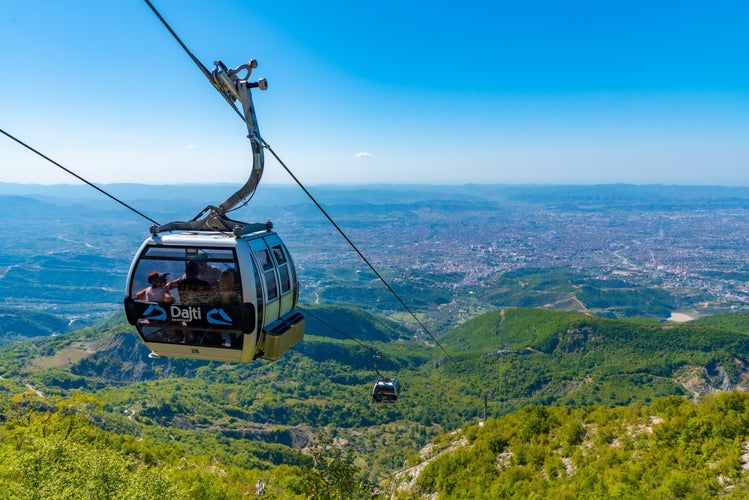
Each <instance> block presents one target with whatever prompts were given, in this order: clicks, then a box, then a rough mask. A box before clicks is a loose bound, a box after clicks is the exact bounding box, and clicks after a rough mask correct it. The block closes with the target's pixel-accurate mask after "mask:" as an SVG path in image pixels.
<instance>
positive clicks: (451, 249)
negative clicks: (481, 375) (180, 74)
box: [0, 186, 749, 319]
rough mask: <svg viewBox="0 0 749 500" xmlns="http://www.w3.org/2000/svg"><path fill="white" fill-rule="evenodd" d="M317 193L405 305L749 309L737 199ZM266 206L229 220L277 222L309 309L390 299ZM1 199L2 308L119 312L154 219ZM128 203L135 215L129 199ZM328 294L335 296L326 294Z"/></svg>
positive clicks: (516, 190)
mask: <svg viewBox="0 0 749 500" xmlns="http://www.w3.org/2000/svg"><path fill="white" fill-rule="evenodd" d="M152 188H154V187H152ZM7 189H8V188H7V186H6V190H7ZM50 189H51V188H50ZM311 191H312V192H313V195H315V196H317V198H318V199H319V200H318V201H319V202H320V203H321V204H322V205H323V206H324V207H326V210H327V212H328V213H329V215H330V216H331V217H332V218H333V219H334V220H336V222H337V224H338V225H339V226H340V228H341V229H342V230H343V231H344V232H345V233H346V235H347V236H348V237H349V238H350V240H351V241H352V242H353V243H354V244H355V245H356V246H357V247H358V249H359V250H360V252H361V253H362V255H363V256H364V257H366V258H367V259H368V261H369V262H370V263H371V264H372V266H373V267H374V269H375V270H376V271H377V272H379V273H381V274H382V275H383V277H385V278H386V279H387V280H389V281H390V282H391V284H392V285H393V288H394V289H395V290H396V291H398V290H406V295H405V296H406V298H409V299H410V296H409V295H408V293H409V292H408V290H409V284H410V282H415V281H419V280H421V283H422V285H423V283H425V282H424V281H423V278H424V277H428V278H429V279H428V280H427V281H426V283H428V284H431V285H433V286H435V287H437V288H440V289H441V290H442V292H443V294H444V293H449V294H450V296H448V297H447V298H444V295H443V300H447V301H452V302H456V303H457V306H456V307H458V308H460V309H461V310H464V309H466V308H467V306H465V304H462V303H461V300H463V299H462V298H465V297H468V295H467V294H470V293H472V291H473V290H478V289H480V288H481V287H485V286H486V285H487V283H491V282H492V281H493V280H495V279H497V278H498V277H500V276H501V275H502V274H503V273H507V272H509V271H516V270H522V269H555V270H564V271H565V272H571V273H577V274H579V275H584V276H588V277H591V278H596V279H605V280H621V281H624V282H627V283H630V284H632V285H637V286H646V287H660V288H663V289H665V290H667V291H668V292H669V293H670V294H672V295H673V296H674V297H676V298H677V308H676V309H678V310H681V311H682V312H684V313H686V314H688V315H691V316H699V315H702V314H707V313H711V312H716V311H725V310H736V309H743V308H745V307H746V306H747V304H748V303H749V293H748V292H747V287H748V286H749V268H748V267H747V262H748V261H749V259H748V258H747V257H749V255H748V254H749V249H748V247H747V245H746V242H747V241H748V240H749V217H748V215H749V195H747V193H746V192H745V191H744V190H742V189H740V188H735V189H731V188H696V187H694V188H689V187H667V186H640V187H638V186H589V187H584V186H583V187H507V186H493V187H491V186H490V187H487V186H460V187H450V186H446V187H434V186H431V187H429V186H428V187H418V186H405V187H404V186H398V187H387V186H384V187H382V186H381V187H376V188H374V187H373V188H364V187H361V188H353V187H352V188H350V189H347V188H317V189H314V188H313V189H312V190H311ZM0 194H2V193H0ZM264 195H265V197H263V196H259V197H258V198H259V199H258V200H256V204H255V205H254V206H252V205H251V209H250V208H248V209H246V211H245V212H244V213H240V214H239V215H238V216H237V218H239V219H245V220H247V219H255V220H265V219H271V220H273V221H274V223H275V229H276V230H277V231H278V233H279V234H280V235H281V236H282V238H284V240H285V241H286V243H287V245H288V247H289V249H290V250H291V252H292V254H293V256H294V259H295V262H296V265H297V271H298V274H299V278H300V283H301V287H302V300H303V301H306V302H321V301H322V302H325V301H327V302H331V301H333V302H335V301H337V300H344V299H346V297H345V295H347V294H349V292H350V291H351V290H352V289H353V288H354V287H367V288H369V289H371V291H372V292H371V293H376V294H380V295H382V296H387V295H388V294H389V292H388V291H387V289H386V288H385V287H384V286H382V284H381V283H380V282H379V280H378V279H377V277H376V275H375V273H374V272H373V270H372V269H371V268H370V267H369V266H368V265H367V264H366V263H365V262H364V261H363V260H362V258H361V257H360V256H359V255H358V254H357V252H356V251H354V250H353V249H352V248H351V247H350V246H349V245H348V243H347V242H346V241H345V240H344V238H343V237H342V236H341V235H340V234H339V233H338V232H337V230H336V228H335V227H334V226H333V225H332V224H331V223H330V222H329V221H327V220H326V219H325V217H324V216H323V215H322V214H321V213H320V211H319V210H317V209H316V207H315V206H314V205H313V204H312V203H311V202H310V201H309V200H308V199H305V197H304V196H300V194H299V193H298V192H296V191H294V188H292V187H275V186H271V187H270V188H267V189H266V191H265V193H264ZM170 196H172V198H169V199H167V200H166V201H165V202H164V205H163V206H164V212H165V214H164V215H159V216H160V217H163V218H167V217H174V218H177V217H180V216H183V215H184V213H185V208H184V207H181V206H180V202H179V188H178V189H177V190H171V191H170ZM190 199H193V198H190ZM2 200H3V205H4V209H5V211H6V213H8V214H9V216H11V218H13V217H15V220H24V223H23V224H18V225H15V226H14V225H8V224H6V225H5V226H4V227H3V228H2V229H0V231H2V233H3V234H2V236H3V239H4V241H6V242H7V244H6V245H4V247H3V251H2V255H0V288H7V289H8V290H11V289H12V290H13V291H12V293H4V294H3V296H4V297H6V299H5V303H6V305H11V306H22V307H34V308H41V309H45V310H49V311H50V312H59V313H62V314H66V315H69V316H75V317H81V316H86V315H92V317H94V319H95V317H101V316H102V315H105V314H108V313H111V312H113V311H116V310H118V309H119V307H120V303H121V299H122V295H123V286H124V279H125V275H126V273H127V269H128V266H129V262H130V259H131V257H132V254H133V253H134V251H135V249H136V248H137V247H138V245H139V244H140V242H141V241H142V239H143V238H145V237H146V235H147V231H148V226H149V224H148V222H146V221H142V220H140V219H139V218H138V217H136V216H134V215H132V214H131V213H128V212H127V211H123V210H121V209H119V208H118V207H113V206H111V205H112V204H111V202H109V201H108V200H100V199H96V198H94V197H87V198H86V199H85V200H81V199H79V198H73V199H70V198H69V197H65V196H60V195H56V196H51V195H49V194H45V195H43V196H42V195H36V194H34V195H30V194H29V195H23V196H21V197H19V196H18V195H12V196H11V195H4V196H3V197H2ZM169 200H171V201H169ZM209 201H210V200H209ZM145 203H146V202H145V201H143V202H142V203H140V204H141V205H143V204H145ZM193 203H195V202H193ZM133 204H134V205H135V206H138V205H139V203H138V201H137V199H136V201H134V202H133ZM196 206H197V205H196ZM190 210H192V209H190ZM331 289H337V290H339V292H338V294H337V295H336V294H330V293H328V294H327V295H326V294H325V293H324V292H326V291H329V290H331ZM352 297H353V298H350V300H351V302H354V303H355V302H356V300H357V299H356V297H354V296H352ZM474 298H475V297H471V299H474ZM362 300H363V301H367V300H368V299H366V298H365V299H362ZM466 300H468V299H466ZM92 302H95V304H94V305H93V306H92V305H91V303H92ZM78 304H80V305H81V307H80V308H78V307H77V305H78ZM359 305H362V306H367V305H368V304H367V303H363V304H359ZM464 306H465V307H464ZM482 307H488V305H482ZM583 307H584V304H583Z"/></svg>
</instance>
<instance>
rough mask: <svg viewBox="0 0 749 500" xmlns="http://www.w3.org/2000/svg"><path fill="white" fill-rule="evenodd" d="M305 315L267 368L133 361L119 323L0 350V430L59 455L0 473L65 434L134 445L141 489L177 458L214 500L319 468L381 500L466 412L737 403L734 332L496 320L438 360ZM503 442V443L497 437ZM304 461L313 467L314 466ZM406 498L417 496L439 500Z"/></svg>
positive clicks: (377, 324) (740, 356) (530, 312)
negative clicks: (291, 344) (290, 343)
mask: <svg viewBox="0 0 749 500" xmlns="http://www.w3.org/2000/svg"><path fill="white" fill-rule="evenodd" d="M307 309H308V313H310V318H311V319H310V323H309V329H308V334H307V336H306V337H305V340H304V341H303V342H302V343H301V344H300V345H299V346H297V347H296V348H294V349H293V350H292V351H291V352H290V353H288V354H287V355H286V356H284V357H283V358H282V359H280V360H279V361H277V362H272V363H271V362H266V361H256V362H253V363H249V364H246V365H235V364H223V365H222V364H216V363H200V362H193V361H186V360H179V359H171V360H170V359H159V360H151V359H149V358H148V350H147V349H145V348H144V347H143V346H142V345H141V344H140V343H139V342H138V341H137V339H136V336H135V334H134V333H133V332H132V331H131V329H130V327H129V325H127V324H126V323H125V322H124V318H123V317H122V315H116V316H114V317H112V318H110V319H109V320H107V321H105V322H102V323H100V324H98V325H97V326H96V327H94V328H85V329H82V330H78V331H75V332H71V333H66V334H64V335H58V336H56V337H39V338H36V339H34V340H33V341H27V342H21V343H16V344H12V345H8V346H5V347H3V348H2V349H0V376H2V379H0V387H1V388H2V390H1V391H0V396H1V398H2V401H3V406H2V415H3V419H4V420H3V421H4V422H5V426H10V427H8V429H15V430H14V431H13V432H17V433H20V434H19V435H21V436H24V437H23V438H18V439H22V440H23V439H25V440H26V441H25V442H28V443H33V442H35V441H34V440H33V439H31V438H30V437H29V436H31V435H35V436H36V435H38V437H39V439H42V440H45V439H48V438H50V439H51V437H50V436H52V435H56V434H55V433H54V432H53V433H52V434H50V433H49V432H48V430H50V429H53V427H54V425H52V424H51V423H52V422H61V423H60V424H59V429H58V431H59V432H64V433H65V434H66V437H65V440H63V441H60V442H57V444H54V443H48V442H47V441H44V443H46V444H43V445H42V444H38V445H36V444H35V445H33V446H31V448H29V449H26V448H24V447H23V446H21V447H20V448H19V446H18V444H17V442H16V444H12V443H13V442H14V441H12V439H10V436H11V435H12V434H13V432H10V430H9V431H8V432H10V433H7V432H6V433H5V434H2V435H3V436H5V437H3V446H4V448H3V449H4V450H5V451H4V453H5V455H3V456H4V458H3V460H5V461H8V462H7V463H11V464H17V463H26V462H27V461H28V459H29V457H28V455H24V453H27V452H28V453H31V452H32V451H33V452H34V453H36V452H37V451H39V452H40V453H41V451H40V450H42V449H46V448H45V447H46V446H52V448H51V449H50V450H52V451H50V450H48V451H49V452H50V453H53V452H54V451H53V450H54V449H56V448H54V446H58V447H63V448H65V446H67V445H66V444H65V443H66V442H68V441H67V440H72V439H78V438H79V437H80V436H79V434H81V433H79V432H77V431H75V432H74V431H73V430H76V429H79V428H80V429H84V430H83V431H82V433H83V434H84V435H98V434H97V433H100V432H104V433H106V435H107V436H109V437H106V438H104V437H94V438H90V439H92V440H93V441H92V442H96V443H99V442H105V443H110V444H106V446H110V445H111V443H113V442H117V443H125V442H130V441H128V440H134V441H132V442H137V443H141V441H139V440H141V439H142V440H144V441H145V442H146V443H152V444H147V445H145V444H144V445H140V444H139V445H137V446H136V448H137V450H135V451H133V452H132V454H128V453H130V452H129V451H127V450H125V451H123V450H122V449H119V448H117V447H118V446H121V444H117V445H111V446H114V449H113V450H112V452H113V453H114V455H113V456H115V455H116V456H117V457H119V458H117V459H115V458H113V459H112V460H114V461H115V462H116V463H120V464H125V465H123V467H125V469H126V470H131V471H140V472H139V473H143V474H146V470H147V469H143V468H141V467H142V466H143V467H145V466H148V467H151V465H148V464H149V463H150V462H149V460H148V459H145V458H142V457H141V454H144V453H145V454H146V455H148V453H155V454H158V453H161V451H158V450H163V449H172V448H170V447H177V448H176V449H177V451H171V452H169V453H171V455H169V457H171V458H160V459H157V460H156V461H155V463H154V464H152V465H153V466H157V467H161V466H164V467H167V468H168V467H172V466H174V468H173V469H169V470H170V471H171V472H169V473H165V475H166V476H169V477H172V479H171V480H170V485H171V484H172V483H174V484H178V483H179V484H181V481H182V479H181V478H178V477H176V476H170V474H172V475H174V474H176V475H179V474H181V472H180V471H182V470H183V469H180V465H174V464H177V463H178V462H170V460H172V458H174V460H181V457H182V456H185V457H187V458H186V460H194V463H196V464H203V465H200V466H199V467H198V466H196V467H197V468H196V469H190V470H192V471H193V473H195V474H197V475H199V476H200V477H201V478H203V479H201V480H205V481H208V482H210V481H213V480H214V479H216V477H214V476H215V474H214V472H215V471H214V472H210V471H209V472H206V471H207V470H209V469H210V468H211V467H213V466H214V465H215V467H218V468H219V469H221V470H223V471H224V472H226V473H227V474H228V476H223V475H221V474H219V477H220V478H223V479H220V482H221V483H222V484H223V485H224V486H222V487H227V488H229V489H228V490H226V492H225V494H226V496H227V497H231V496H232V495H235V494H237V493H236V492H237V488H240V486H239V485H240V484H241V485H242V486H241V488H244V490H247V488H249V486H248V484H249V483H248V481H250V482H251V483H252V485H251V486H252V487H254V481H257V479H258V478H259V477H260V476H262V477H263V478H265V479H263V480H264V481H267V482H268V484H269V486H270V485H271V484H272V485H273V487H275V488H277V490H275V491H279V492H284V493H283V494H281V493H279V495H281V497H283V495H285V494H286V493H288V494H289V495H291V494H298V495H302V496H304V495H305V494H309V492H310V491H312V490H310V489H307V490H305V489H304V488H306V487H309V488H313V487H314V485H315V484H318V486H319V484H321V483H315V482H314V481H313V482H311V483H310V482H307V483H304V481H307V479H309V477H313V476H314V477H317V478H318V479H319V478H320V477H322V476H320V474H325V473H328V472H329V473H331V474H332V472H330V471H328V472H325V471H324V470H321V469H320V467H323V465H322V464H324V463H327V461H330V460H333V459H336V460H338V462H335V460H334V461H333V462H334V463H337V464H338V465H341V464H343V463H345V464H349V465H350V466H351V467H352V468H350V469H345V471H346V474H349V476H348V477H349V480H348V481H347V483H350V482H351V478H355V479H356V484H360V487H359V489H360V491H361V492H363V493H362V494H364V493H365V492H367V491H372V490H374V489H376V488H380V489H383V490H384V489H387V488H388V485H389V484H390V482H391V480H392V477H393V473H395V472H397V471H400V470H402V469H403V467H404V464H406V465H407V466H413V465H415V464H417V463H419V462H420V457H419V450H421V449H422V448H423V447H424V446H425V445H426V444H427V443H429V442H430V440H431V439H432V438H435V437H437V439H438V442H442V440H448V441H450V442H452V439H453V438H451V437H445V436H449V435H450V434H449V433H451V432H454V431H456V430H458V429H462V428H465V426H466V425H472V424H475V423H476V422H477V419H478V418H479V417H480V416H482V414H483V412H484V411H486V413H487V416H488V417H489V421H490V422H491V421H492V419H509V420H502V421H503V422H515V421H516V420H513V419H522V418H523V417H522V416H518V415H523V413H522V412H524V411H529V410H528V408H540V407H543V408H545V410H544V411H548V412H552V413H553V414H554V415H557V413H556V412H558V411H562V412H563V414H569V415H573V416H572V417H570V418H572V419H577V420H579V421H580V425H587V424H585V422H584V415H587V413H575V412H577V411H578V409H579V411H583V409H586V408H587V410H584V411H585V412H593V413H595V412H596V411H604V410H603V409H604V408H615V407H622V408H639V407H641V406H643V405H657V404H661V403H659V401H661V398H663V397H673V396H678V400H679V401H688V400H696V399H698V398H699V397H701V396H703V395H705V394H708V393H711V392H714V391H716V390H721V389H722V390H729V391H730V390H733V389H736V388H738V389H741V388H744V387H745V386H746V378H747V371H746V366H748V365H747V353H749V336H747V335H746V333H747V324H748V323H749V321H748V320H747V315H745V314H731V315H724V316H717V317H713V318H712V319H707V318H706V319H703V320H700V321H695V322H690V323H685V324H680V325H674V324H664V323H659V322H656V321H651V320H645V319H618V320H614V319H606V318H599V317H595V316H590V315H586V314H582V313H571V312H570V313H565V312H555V311H549V310H541V309H513V308H508V309H501V310H497V311H491V312H489V313H486V314H484V315H481V316H479V317H478V318H475V319H473V320H470V321H467V322H465V323H464V324H463V325H461V326H460V327H459V328H457V329H455V330H453V331H452V332H450V333H448V334H447V335H445V336H443V337H441V338H440V342H441V344H442V346H443V347H444V348H445V351H442V350H441V349H439V348H437V346H436V345H434V343H433V342H432V341H431V339H429V338H422V337H421V336H420V335H416V336H415V337H414V334H413V332H410V333H409V332H408V330H404V329H403V328H402V327H398V326H397V325H396V324H395V323H392V322H390V321H388V320H383V319H382V318H379V317H377V316H374V315H372V314H370V313H366V312H364V311H361V310H357V309H354V308H344V307H340V306H336V307H328V306H314V307H311V306H310V307H308V308H307ZM337 318H345V322H339V321H337ZM377 352H379V353H381V354H382V355H383V358H382V359H381V360H380V361H379V364H378V368H379V369H380V370H381V371H382V372H384V373H386V374H389V375H391V376H397V377H398V379H399V380H400V381H401V383H402V384H403V392H402V397H401V398H400V400H399V401H398V403H396V404H394V405H376V404H373V403H371V402H370V397H369V394H370V391H371V387H372V384H373V383H374V381H375V380H376V373H375V371H374V355H375V354H376V353H377ZM446 353H447V354H446ZM668 401H670V400H668ZM485 404H486V406H484V405H485ZM669 404H670V403H669ZM554 408H557V409H554ZM564 408H566V409H564ZM562 409H564V410H562ZM573 409H574V410H575V411H572V410H573ZM627 411H630V410H627ZM631 411H634V410H631ZM518 412H521V413H518ZM564 412H567V413H564ZM570 412H571V413H570ZM560 415H561V414H560ZM74 418H76V419H78V418H80V419H82V420H70V419H74ZM556 418H561V417H556ZM585 418H587V417H585ZM664 418H665V417H664ZM50 419H51V420H50ZM44 422H49V423H50V424H49V425H47V427H45V424H44ZM55 425H57V424H55ZM488 425H489V424H487V426H488ZM503 425H507V426H509V427H508V432H510V433H512V432H515V431H513V430H512V425H515V424H503ZM570 425H571V424H570ZM45 429H47V430H45ZM66 429H73V430H71V431H70V432H67V430H66ZM518 429H520V428H518ZM518 432H519V431H518ZM114 436H119V437H117V438H116V439H115V437H114ZM128 436H130V438H128ZM58 438H60V436H59V435H58ZM34 439H36V438H34ZM81 439H83V438H82V437H81ZM86 439H88V438H86ZM71 442H72V441H71ZM61 443H62V444H61ZM526 444H528V443H526ZM76 446H78V445H76ZM80 446H84V445H83V444H81V445H80ZM122 446H124V445H122ZM127 446H134V445H127ZM310 446H311V448H310ZM164 447H166V448H164ZM126 448H127V447H126ZM65 449H66V450H67V448H65ZM71 449H72V448H71ZM127 449H128V450H129V449H130V448H127ZM14 450H15V451H14ZM34 450H36V451H34ZM148 450H151V451H148ZM311 450H317V453H318V457H317V458H316V459H315V458H314V456H313V454H311ZM58 452H59V453H63V452H62V451H60V450H58ZM18 453H20V455H19V454H18ZM123 453H124V455H123ZM472 453H473V452H471V454H472ZM79 455H81V456H84V455H85V452H84V451H80V453H79ZM177 455H179V456H180V458H179V459H177V458H175V457H176V456H177ZM331 455H332V457H331ZM190 457H193V458H190ZM208 457H210V458H208ZM344 457H345V459H344ZM40 460H41V459H40ZM122 460H124V461H122ZM536 460H540V459H536ZM544 460H546V458H544ZM84 462H85V461H84ZM84 462H80V464H82V465H81V466H82V467H86V465H85V463H84ZM113 463H114V462H113ZM169 464H171V465H169ZM211 464H213V465H211ZM282 465H284V466H285V467H286V466H288V467H290V468H284V467H281V466H282ZM14 467H16V466H14ZM226 467H229V468H231V470H232V471H235V472H236V474H237V476H236V477H235V476H233V475H232V474H234V472H227V469H226ZM323 468H324V467H323ZM6 470H7V469H6ZM13 470H16V469H13ZM210 470H213V469H210ZM27 472H28V471H27ZM27 472H23V473H16V474H14V475H11V476H9V477H6V480H8V481H10V480H12V481H16V483H15V486H14V487H19V485H20V484H26V483H23V482H24V481H31V479H29V478H28V477H27V476H25V474H27ZM306 474H312V476H307V475H306ZM315 475H316V476H315ZM9 478H10V479H9ZM13 478H14V479H13ZM248 478H249V479H248ZM289 478H292V479H289ZM304 478H307V479H304ZM287 480H288V481H290V483H287V482H285V481H287ZM233 481H234V482H233ZM300 481H301V482H300ZM421 481H422V483H421V484H422V486H420V488H422V490H423V491H428V490H438V489H439V488H438V487H437V486H435V484H436V483H429V482H427V483H423V481H426V479H422V480H421ZM187 482H188V483H190V482H191V481H187ZM324 482H325V481H323V483H324ZM230 483H231V484H232V486H230V487H229V486H227V485H228V484H230ZM302 483H304V484H307V486H305V487H302V486H300V485H301V484H302ZM123 484H124V483H123ZM310 485H312V486H310ZM367 485H368V486H367ZM58 486H59V485H58ZM55 487H57V486H55ZM133 487H134V486H133ZM170 487H171V486H170ZM180 487H181V486H180ZM177 489H178V490H179V487H178V488H177ZM250 489H251V488H250ZM244 490H242V491H244ZM8 491H14V490H10V489H9V490H8ZM133 491H135V490H133ZM170 491H171V490H170ZM175 491H176V490H175ZM180 491H182V490H180ZM185 491H188V490H185ZM222 491H223V490H222ZM229 491H231V492H230V493H229ZM420 491H421V490H420ZM182 492H183V493H184V491H182ZM305 492H306V493H305ZM180 494H182V493H180ZM185 494H186V495H188V496H189V493H185ZM222 494H223V493H222ZM175 495H177V496H179V495H178V494H177V493H175ZM219 498H220V496H219Z"/></svg>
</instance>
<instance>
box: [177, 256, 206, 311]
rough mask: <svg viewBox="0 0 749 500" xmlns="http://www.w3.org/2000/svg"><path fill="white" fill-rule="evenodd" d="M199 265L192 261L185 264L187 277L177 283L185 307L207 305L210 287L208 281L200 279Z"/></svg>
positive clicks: (180, 298)
mask: <svg viewBox="0 0 749 500" xmlns="http://www.w3.org/2000/svg"><path fill="white" fill-rule="evenodd" d="M198 273H199V265H198V263H197V262H196V261H194V260H190V261H188V262H187V264H185V277H184V278H183V279H181V280H179V281H178V282H177V290H178V291H179V300H180V303H181V304H183V305H197V304H204V303H207V302H208V300H206V299H208V295H209V293H210V289H211V287H210V285H209V283H208V282H207V281H205V280H202V279H200V278H198Z"/></svg>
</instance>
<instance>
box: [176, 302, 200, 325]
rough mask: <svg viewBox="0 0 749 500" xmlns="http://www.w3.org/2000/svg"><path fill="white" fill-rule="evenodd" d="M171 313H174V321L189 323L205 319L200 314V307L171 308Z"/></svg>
mask: <svg viewBox="0 0 749 500" xmlns="http://www.w3.org/2000/svg"><path fill="white" fill-rule="evenodd" d="M169 312H171V313H172V319H173V320H178V321H185V322H187V323H189V322H191V321H195V320H198V321H200V320H202V319H203V316H202V314H201V313H200V307H197V306H187V307H182V306H171V307H170V310H169Z"/></svg>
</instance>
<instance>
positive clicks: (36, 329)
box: [0, 307, 69, 345]
mask: <svg viewBox="0 0 749 500" xmlns="http://www.w3.org/2000/svg"><path fill="white" fill-rule="evenodd" d="M68 323H69V322H68V321H66V320H65V319H64V318H61V317H59V316H55V315H52V314H48V313H45V312H32V311H28V310H23V309H15V308H12V307H5V308H3V309H2V310H0V345H3V344H10V343H13V342H18V341H21V340H25V339H29V338H33V337H43V336H47V335H52V334H58V333H65V332H67V331H69V327H68Z"/></svg>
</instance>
